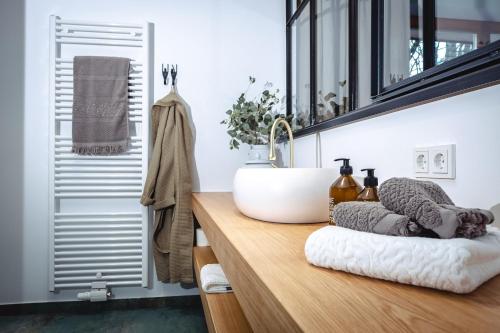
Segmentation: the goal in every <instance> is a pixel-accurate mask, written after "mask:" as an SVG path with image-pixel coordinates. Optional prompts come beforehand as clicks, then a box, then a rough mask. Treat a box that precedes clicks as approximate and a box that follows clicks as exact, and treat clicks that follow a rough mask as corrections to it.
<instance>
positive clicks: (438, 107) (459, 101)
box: [295, 85, 500, 217]
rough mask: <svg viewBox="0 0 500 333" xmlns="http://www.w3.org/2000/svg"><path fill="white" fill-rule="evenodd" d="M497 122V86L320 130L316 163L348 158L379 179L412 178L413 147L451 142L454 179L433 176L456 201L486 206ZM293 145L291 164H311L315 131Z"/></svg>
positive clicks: (498, 152) (495, 193) (496, 187)
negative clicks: (293, 160) (293, 161)
mask: <svg viewBox="0 0 500 333" xmlns="http://www.w3.org/2000/svg"><path fill="white" fill-rule="evenodd" d="M499 126H500V85H497V86H492V87H489V88H485V89H481V90H477V91H474V92H470V93H467V94H462V95H458V96H454V97H451V98H447V99H442V100H439V101H435V102H432V103H428V104H424V105H420V106H416V107H412V108H409V109H406V110H402V111H398V112H394V113H390V114H387V115H383V116H379V117H375V118H372V119H367V120H362V121H359V122H356V123H352V124H349V125H346V126H342V127H338V128H334V129H330V130H327V131H324V132H322V133H320V135H321V153H322V166H323V167H334V164H333V159H334V158H337V157H349V158H351V163H352V165H353V169H354V174H355V175H359V176H362V175H363V173H362V172H360V171H359V170H360V169H362V168H369V167H372V168H376V169H377V170H376V174H377V176H378V177H379V183H381V182H382V181H383V180H386V179H388V178H390V177H413V175H414V174H413V148H414V147H417V146H429V145H439V144H448V143H455V144H456V179H454V180H435V181H436V182H437V183H439V184H440V185H441V186H442V187H443V188H444V189H445V190H446V191H447V192H448V193H449V195H450V197H451V198H452V199H453V200H454V201H455V203H456V204H457V205H459V206H463V207H480V208H487V209H489V208H491V207H493V206H494V205H498V204H500V172H499V166H500V146H499V144H500V127H499ZM295 147H296V155H295V156H296V165H297V166H298V167H314V166H315V161H316V159H315V147H316V137H315V135H310V136H307V137H304V138H299V139H297V140H296V141H295ZM335 168H338V165H337V166H335ZM332 181H333V180H332ZM498 216H499V217H500V215H498Z"/></svg>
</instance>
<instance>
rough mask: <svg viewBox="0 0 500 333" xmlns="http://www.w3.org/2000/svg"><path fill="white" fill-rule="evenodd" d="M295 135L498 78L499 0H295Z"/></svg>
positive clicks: (291, 31) (290, 67) (290, 98)
mask: <svg viewBox="0 0 500 333" xmlns="http://www.w3.org/2000/svg"><path fill="white" fill-rule="evenodd" d="M286 26H287V112H288V113H292V114H293V115H294V120H293V128H294V131H295V135H296V136H300V135H303V134H308V133H311V132H314V131H317V130H322V129H325V128H329V127H333V126H338V125H341V124H344V123H347V122H351V121H354V120H359V119H362V118H365V117H369V116H373V115H376V114H379V113H382V112H387V111H391V110H393V109H399V108H404V107H408V106H410V105H413V104H416V103H422V102H425V101H427V100H430V99H435V98H440V97H443V96H448V95H451V94H456V93H460V92H462V91H467V90H470V89H475V88H477V87H481V86H484V85H486V84H493V83H496V82H498V81H500V1H497V0H482V1H473V0H302V1H300V0H287V24H286Z"/></svg>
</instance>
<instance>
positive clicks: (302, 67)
mask: <svg viewBox="0 0 500 333" xmlns="http://www.w3.org/2000/svg"><path fill="white" fill-rule="evenodd" d="M310 44H311V43H310V23H309V4H307V5H306V7H305V8H304V10H303V11H302V13H301V14H300V16H299V17H298V18H297V20H295V22H293V25H292V52H291V53H292V64H291V66H292V113H293V115H294V118H293V121H292V125H293V126H292V127H293V129H294V130H295V129H301V128H304V127H306V126H309V125H310V124H311V123H310V113H311V110H310V86H311V85H310V77H311V76H310V48H311V47H310Z"/></svg>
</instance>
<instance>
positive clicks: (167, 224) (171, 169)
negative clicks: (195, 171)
mask: <svg viewBox="0 0 500 333" xmlns="http://www.w3.org/2000/svg"><path fill="white" fill-rule="evenodd" d="M152 121H153V124H152V125H153V126H152V127H153V140H154V146H153V156H152V158H151V161H150V164H149V170H148V176H147V179H146V184H145V185H144V192H143V194H142V198H141V203H142V204H143V205H145V206H149V205H152V206H153V209H154V226H153V256H154V261H155V267H156V274H157V276H158V280H160V281H163V282H170V283H176V282H182V283H192V282H193V264H192V250H193V215H192V205H191V191H192V181H191V170H192V156H193V137H192V133H191V128H190V126H189V120H188V115H187V111H186V104H185V103H184V102H183V100H182V98H181V97H180V96H179V95H177V93H176V92H175V91H172V92H171V93H170V94H168V95H167V96H165V97H164V98H162V99H161V100H159V101H157V102H156V103H155V104H154V105H153V108H152Z"/></svg>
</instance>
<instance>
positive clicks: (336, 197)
mask: <svg viewBox="0 0 500 333" xmlns="http://www.w3.org/2000/svg"><path fill="white" fill-rule="evenodd" d="M335 161H344V163H343V165H342V166H341V167H340V177H339V178H337V180H335V182H334V183H333V184H332V186H330V224H332V225H335V221H334V220H333V217H332V210H333V207H335V205H336V204H338V203H339V202H345V201H355V200H356V198H357V197H358V194H359V193H360V192H361V189H362V188H361V186H360V185H359V184H358V182H357V181H356V180H355V179H354V178H353V177H352V167H351V166H350V165H349V159H348V158H337V159H336V160H335Z"/></svg>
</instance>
